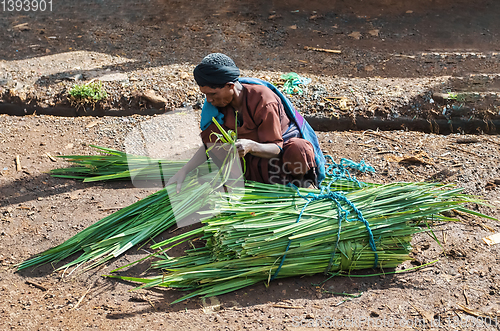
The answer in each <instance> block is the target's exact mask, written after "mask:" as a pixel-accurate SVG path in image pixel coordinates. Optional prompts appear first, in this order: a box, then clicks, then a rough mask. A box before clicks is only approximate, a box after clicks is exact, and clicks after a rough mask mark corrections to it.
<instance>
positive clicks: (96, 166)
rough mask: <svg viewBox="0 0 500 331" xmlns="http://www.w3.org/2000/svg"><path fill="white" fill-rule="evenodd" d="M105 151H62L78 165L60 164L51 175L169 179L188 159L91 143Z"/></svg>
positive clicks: (89, 178)
mask: <svg viewBox="0 0 500 331" xmlns="http://www.w3.org/2000/svg"><path fill="white" fill-rule="evenodd" d="M90 147H93V148H95V149H97V150H99V151H101V152H103V153H105V154H104V155H61V156H58V157H59V158H63V159H65V160H66V161H69V162H71V163H74V164H76V165H78V166H75V167H70V168H59V169H53V170H51V171H50V175H51V176H53V177H59V178H71V179H80V180H83V181H84V182H96V181H106V180H130V179H134V180H144V181H154V182H165V180H166V179H168V178H169V177H171V176H173V175H174V174H175V173H177V171H179V169H181V168H182V167H183V166H184V165H185V164H186V163H187V161H167V160H159V159H152V158H149V157H147V156H139V155H132V154H127V153H124V152H121V151H118V150H115V149H111V148H106V147H100V146H95V145H90Z"/></svg>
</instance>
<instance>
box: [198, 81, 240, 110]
mask: <svg viewBox="0 0 500 331" xmlns="http://www.w3.org/2000/svg"><path fill="white" fill-rule="evenodd" d="M233 86H234V84H231V83H227V84H226V85H225V86H224V87H222V88H211V87H208V86H200V91H201V92H202V93H203V94H205V97H206V98H207V101H208V102H210V103H211V104H212V105H213V106H215V107H219V108H223V107H226V106H227V105H229V104H230V103H231V101H233V97H234V91H233Z"/></svg>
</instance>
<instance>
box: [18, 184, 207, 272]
mask: <svg viewBox="0 0 500 331" xmlns="http://www.w3.org/2000/svg"><path fill="white" fill-rule="evenodd" d="M211 191H212V188H211V186H210V183H208V182H205V183H203V184H201V185H200V184H199V183H198V181H196V180H192V181H191V182H190V183H189V184H188V185H187V186H186V187H185V188H184V189H183V190H182V191H181V192H180V193H179V194H176V193H175V192H173V191H172V190H167V188H164V189H162V190H160V191H158V192H156V193H154V194H152V195H150V196H148V197H146V198H144V199H142V200H140V201H138V202H136V203H134V204H132V205H130V206H128V207H125V208H123V209H121V210H119V211H117V212H115V213H113V214H111V215H109V216H107V217H105V218H103V219H101V220H100V221H98V222H97V223H95V224H93V225H91V226H89V227H88V228H86V229H85V230H83V231H81V232H79V233H77V234H76V235H75V236H73V237H71V238H70V239H68V240H66V241H65V242H64V243H62V244H60V245H58V246H56V247H53V248H51V249H48V250H47V251H45V252H43V253H40V254H39V255H37V256H35V257H33V258H31V259H29V260H26V261H24V262H22V263H20V264H18V265H17V270H22V269H25V268H30V267H34V266H37V265H40V264H45V263H57V262H59V261H61V260H63V259H66V258H68V257H70V256H71V255H73V254H75V253H78V252H81V255H79V256H78V257H76V258H75V259H73V260H72V261H70V262H68V263H66V264H64V265H63V266H61V267H59V268H57V269H56V270H62V269H67V268H70V267H73V266H75V267H76V268H78V267H80V266H82V271H86V270H89V269H92V268H94V267H97V266H99V265H101V264H103V263H105V262H107V261H109V260H111V259H113V258H115V257H117V256H120V255H121V254H123V253H124V252H126V251H127V250H128V249H130V248H132V247H133V246H134V245H136V244H138V243H141V242H144V241H146V240H149V239H151V238H153V237H155V236H156V235H158V234H160V233H161V232H163V231H165V230H167V229H168V228H170V227H171V226H173V225H175V224H176V222H178V221H179V220H182V219H183V218H184V217H186V216H188V215H190V214H192V213H194V212H196V211H197V210H199V209H200V208H201V207H203V206H204V205H205V204H206V203H207V201H208V200H209V199H210V197H211V195H210V192H211ZM172 206H175V208H176V210H175V212H174V210H173V207H172ZM76 268H75V269H76Z"/></svg>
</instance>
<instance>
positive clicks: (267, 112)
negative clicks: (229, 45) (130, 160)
mask: <svg viewBox="0 0 500 331" xmlns="http://www.w3.org/2000/svg"><path fill="white" fill-rule="evenodd" d="M239 76H240V70H239V68H238V67H237V66H236V64H235V63H234V61H233V60H232V59H231V58H229V57H228V56H226V55H224V54H221V53H213V54H209V55H208V56H206V57H205V58H204V59H203V60H202V61H201V63H200V64H199V65H198V66H196V68H195V69H194V78H195V80H196V83H197V84H198V85H199V88H200V91H201V92H202V93H204V94H205V96H206V101H205V105H204V106H203V109H202V114H201V123H200V127H201V129H202V132H201V138H202V140H203V143H204V146H202V147H201V148H200V149H199V150H198V151H197V152H196V154H195V155H194V156H193V158H192V159H191V160H190V161H189V162H188V163H187V164H186V165H185V166H184V167H183V168H182V169H181V170H179V172H178V173H177V174H176V175H175V176H173V177H172V178H171V179H170V180H169V181H168V183H167V185H169V184H171V183H174V182H176V183H177V188H178V190H179V188H180V184H181V183H182V182H183V181H184V179H185V177H186V175H187V174H188V173H189V172H190V171H191V170H193V169H195V168H196V167H197V166H199V165H200V164H202V163H203V162H204V161H205V160H206V148H207V146H208V145H210V144H211V143H216V141H215V139H216V136H215V135H213V134H212V133H220V132H219V129H218V128H217V126H216V125H215V124H214V123H213V122H212V117H214V118H215V119H216V120H217V121H218V123H219V124H221V126H222V127H223V128H224V129H225V130H226V131H227V130H233V131H236V132H237V135H238V136H237V141H236V144H235V145H236V149H237V151H238V154H239V156H240V157H242V158H244V159H245V164H246V167H245V174H244V175H245V179H247V180H252V181H257V182H261V183H270V184H274V183H280V184H287V183H292V184H294V185H296V186H301V187H308V186H310V185H315V186H317V185H318V183H320V182H321V180H323V178H324V163H325V159H324V156H323V154H322V152H321V150H320V148H319V143H318V140H317V137H316V134H315V133H314V131H313V130H312V128H311V127H310V126H309V124H308V123H307V122H306V121H305V120H304V118H303V117H302V116H301V115H300V114H299V113H298V112H297V111H296V110H295V109H294V108H293V105H292V104H291V103H290V101H288V99H286V98H285V97H284V96H283V95H282V94H281V93H280V92H279V91H278V90H277V89H276V88H274V86H272V85H271V84H269V83H267V82H264V81H261V80H258V79H255V78H239ZM236 126H237V127H236ZM211 152H212V153H210V156H211V157H212V159H214V161H215V162H216V163H218V164H219V165H220V163H221V160H223V156H222V157H221V156H220V155H218V154H220V153H217V152H216V149H212V150H211Z"/></svg>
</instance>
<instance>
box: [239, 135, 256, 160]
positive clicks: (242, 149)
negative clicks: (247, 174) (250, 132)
mask: <svg viewBox="0 0 500 331" xmlns="http://www.w3.org/2000/svg"><path fill="white" fill-rule="evenodd" d="M234 145H235V147H236V150H237V151H238V156H239V157H244V156H245V155H247V154H248V153H252V152H253V151H254V146H255V141H253V140H250V139H238V140H236V143H235V144H234Z"/></svg>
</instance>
